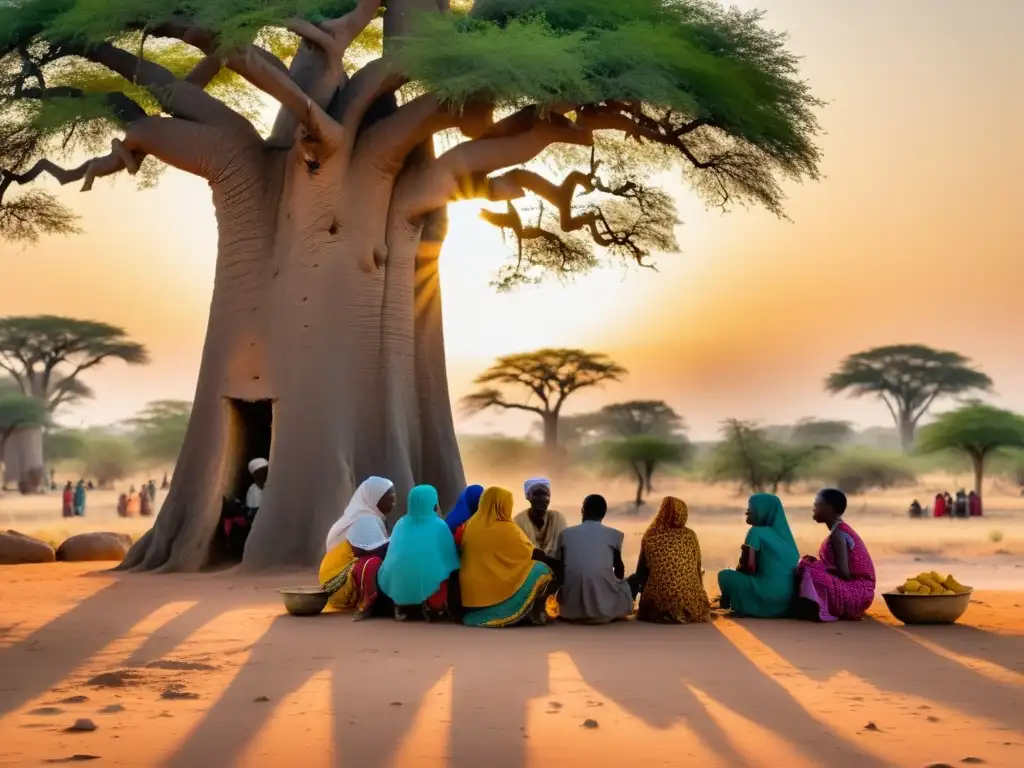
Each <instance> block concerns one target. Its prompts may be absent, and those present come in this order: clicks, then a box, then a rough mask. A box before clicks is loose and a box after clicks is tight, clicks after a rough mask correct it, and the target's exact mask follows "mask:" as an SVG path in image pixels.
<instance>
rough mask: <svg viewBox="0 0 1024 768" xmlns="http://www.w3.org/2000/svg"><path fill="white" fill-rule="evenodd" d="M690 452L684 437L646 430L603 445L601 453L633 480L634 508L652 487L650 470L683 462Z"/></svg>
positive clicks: (613, 465)
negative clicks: (634, 482)
mask: <svg viewBox="0 0 1024 768" xmlns="http://www.w3.org/2000/svg"><path fill="white" fill-rule="evenodd" d="M692 454H693V446H692V445H691V444H690V443H689V442H688V441H687V440H686V439H685V438H683V437H676V438H675V439H672V438H668V437H665V436H663V435H660V434H655V433H650V432H647V433H635V434H632V435H630V436H629V437H622V438H619V439H618V440H612V441H609V442H608V443H607V444H606V445H605V455H606V457H607V459H608V461H609V462H610V463H611V465H612V467H613V468H614V469H616V470H618V471H619V472H623V473H625V474H628V475H629V476H630V477H632V478H633V479H634V480H636V497H635V499H634V503H635V504H636V508H637V509H639V508H640V507H641V506H642V505H643V503H644V495H645V493H646V494H650V493H651V492H652V491H653V490H654V488H653V480H654V473H655V472H657V471H658V469H660V468H661V467H664V466H666V465H671V464H683V463H685V462H686V461H687V460H688V459H689V458H690V456H691V455H692Z"/></svg>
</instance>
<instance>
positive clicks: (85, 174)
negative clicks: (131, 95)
mask: <svg viewBox="0 0 1024 768" xmlns="http://www.w3.org/2000/svg"><path fill="white" fill-rule="evenodd" d="M236 147H237V141H236V140H235V139H234V138H233V137H232V136H230V135H227V134H225V133H223V132H222V131H221V130H220V129H219V128H217V127H214V126H206V125H202V124H199V123H192V122H188V121H186V120H181V119H178V118H173V117H146V118H143V119H142V120H138V121H136V122H134V123H132V124H131V125H129V126H128V128H127V130H126V132H125V136H124V138H123V139H113V140H112V141H111V143H110V153H109V154H106V155H103V156H101V157H95V158H92V159H90V160H87V161H85V162H84V163H82V164H81V165H79V166H77V167H75V168H63V167H61V166H59V165H57V164H56V163H54V162H53V161H51V160H48V159H46V158H43V159H41V160H39V161H37V162H36V163H35V165H33V166H32V167H31V168H29V169H28V170H26V171H24V172H22V173H14V172H12V171H4V170H2V169H0V200H3V196H4V194H5V193H6V191H7V189H8V188H9V187H10V186H11V185H12V184H19V185H25V184H30V183H32V182H33V181H35V180H36V179H37V178H39V177H40V176H42V175H43V174H44V173H45V174H48V175H50V176H52V177H53V178H54V179H56V180H57V182H58V183H59V184H61V185H62V186H63V185H66V184H72V183H74V182H77V181H81V182H82V191H83V192H87V191H89V190H90V189H92V185H93V181H94V180H95V179H97V178H100V177H103V176H110V175H112V174H114V173H118V172H119V171H123V170H127V171H128V173H130V174H135V173H137V172H138V170H139V164H140V163H141V162H142V160H143V159H144V158H145V157H146V156H147V155H153V156H154V157H157V158H158V159H160V160H162V161H163V162H165V163H167V164H169V165H172V166H174V167H175V168H179V169H181V170H183V171H186V172H187V173H191V174H193V175H196V176H200V177H202V178H205V179H208V180H210V181H214V180H216V179H217V178H218V177H219V176H220V175H221V174H223V173H224V172H225V170H226V169H227V167H228V165H229V163H230V159H231V157H232V156H233V155H234V152H232V151H231V150H232V149H234V148H236Z"/></svg>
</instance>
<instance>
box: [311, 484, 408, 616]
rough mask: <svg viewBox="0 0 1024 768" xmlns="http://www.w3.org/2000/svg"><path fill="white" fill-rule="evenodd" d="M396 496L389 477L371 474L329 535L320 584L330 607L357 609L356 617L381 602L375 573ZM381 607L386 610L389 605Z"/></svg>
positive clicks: (369, 612) (381, 556) (322, 563)
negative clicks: (387, 516) (388, 516)
mask: <svg viewBox="0 0 1024 768" xmlns="http://www.w3.org/2000/svg"><path fill="white" fill-rule="evenodd" d="M395 499H396V496H395V486H394V484H393V483H392V482H391V481H390V480H388V479H387V478H384V477H368V478H367V479H366V480H364V481H363V482H362V483H361V484H360V485H359V487H358V488H357V489H356V492H355V493H354V494H352V500H351V501H349V503H348V506H347V507H346V508H345V512H344V513H343V514H342V516H341V517H340V518H338V521H337V522H336V523H335V524H334V525H333V526H331V530H330V532H329V533H328V534H327V554H326V555H325V556H324V559H323V561H322V562H321V563H320V585H321V586H322V587H323V588H324V590H325V591H326V592H327V594H328V602H329V604H330V605H331V606H333V607H334V608H336V609H338V610H340V611H351V610H355V611H356V614H355V616H353V618H354V619H356V620H359V619H365V618H366V617H368V616H369V615H370V614H371V613H372V612H373V609H374V607H375V604H376V603H377V602H378V597H379V591H378V589H377V578H376V574H377V570H378V569H379V568H380V566H381V563H382V562H383V558H384V554H385V553H386V552H387V544H388V532H387V526H386V524H385V516H386V515H388V514H389V513H390V512H391V510H392V509H394V507H395ZM378 607H381V608H382V610H383V609H384V608H386V607H387V606H378ZM385 612H386V611H385Z"/></svg>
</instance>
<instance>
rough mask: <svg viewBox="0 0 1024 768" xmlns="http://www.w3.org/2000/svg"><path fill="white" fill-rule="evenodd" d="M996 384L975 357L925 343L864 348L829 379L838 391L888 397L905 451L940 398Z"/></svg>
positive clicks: (828, 383) (828, 384)
mask: <svg viewBox="0 0 1024 768" xmlns="http://www.w3.org/2000/svg"><path fill="white" fill-rule="evenodd" d="M991 388H992V379H990V378H989V377H988V376H987V375H985V374H984V373H982V372H981V371H979V370H977V369H976V368H974V367H973V366H972V365H971V361H970V359H969V358H967V357H964V356H963V355H961V354H960V353H959V352H951V351H948V350H941V349H933V348H932V347H926V346H924V345H923V344H898V345H893V346H888V347H875V348H873V349H868V350H865V351H864V352H858V353H856V354H853V355H850V356H849V357H847V358H846V359H845V360H843V362H842V365H841V366H840V367H839V370H838V371H836V372H835V373H833V374H832V375H830V376H829V377H828V379H826V380H825V389H826V390H828V391H829V392H832V393H834V394H837V393H839V392H849V393H850V394H851V395H853V396H854V397H862V396H864V395H874V396H876V397H878V398H879V399H880V400H881V401H882V402H884V403H885V406H886V408H888V409H889V413H890V414H891V415H892V419H893V421H894V422H895V423H896V429H897V430H898V431H899V433H900V444H901V445H902V446H903V450H904V452H909V451H910V450H912V449H913V447H914V431H915V430H916V429H917V424H918V422H919V421H920V420H921V417H922V416H924V415H925V414H926V413H927V412H928V409H929V408H931V406H932V404H933V403H934V402H935V401H936V400H937V399H939V398H940V397H949V396H955V395H961V394H964V393H966V392H971V391H974V390H978V391H982V392H987V391H988V390H990V389H991Z"/></svg>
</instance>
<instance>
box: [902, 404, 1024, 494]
mask: <svg viewBox="0 0 1024 768" xmlns="http://www.w3.org/2000/svg"><path fill="white" fill-rule="evenodd" d="M917 447H918V450H920V451H921V452H923V453H935V452H939V451H951V450H952V451H960V452H962V453H964V454H966V455H967V456H969V457H970V459H971V463H972V464H973V465H974V490H975V491H976V492H977V493H979V494H980V493H981V484H982V481H983V480H984V475H985V462H986V461H987V459H988V458H989V457H990V456H991V455H992V454H993V453H994V452H996V451H998V450H1001V449H1005V448H1024V417H1022V416H1020V415H1019V414H1016V413H1013V412H1012V411H1005V410H1003V409H1001V408H996V407H995V406H992V405H987V404H985V403H980V402H973V403H969V404H967V405H965V406H963V407H962V408H958V409H957V410H955V411H949V412H948V413H943V414H940V415H939V416H938V418H936V419H935V421H934V422H933V423H931V424H928V425H926V426H925V427H922V429H921V434H920V435H919V436H918V446H917Z"/></svg>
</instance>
